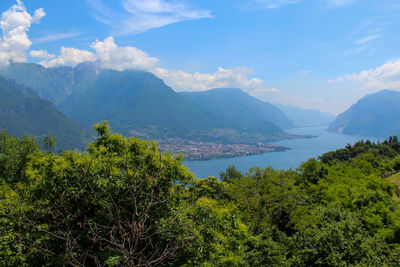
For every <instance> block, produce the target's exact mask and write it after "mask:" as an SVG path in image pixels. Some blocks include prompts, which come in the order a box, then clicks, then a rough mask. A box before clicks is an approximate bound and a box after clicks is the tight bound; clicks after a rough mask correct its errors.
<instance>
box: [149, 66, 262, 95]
mask: <svg viewBox="0 0 400 267" xmlns="http://www.w3.org/2000/svg"><path fill="white" fill-rule="evenodd" d="M153 72H154V74H155V75H157V76H158V77H160V78H162V79H165V81H166V82H167V83H168V84H169V85H170V86H171V87H172V88H174V89H175V90H177V91H204V90H208V89H212V88H241V89H244V90H246V91H249V92H251V91H252V90H255V89H259V88H261V87H262V86H263V81H262V80H261V79H258V78H251V79H249V78H248V76H249V75H250V74H252V73H253V71H252V70H251V69H249V68H246V67H236V68H232V69H224V68H221V67H219V68H218V70H217V71H216V72H214V73H198V72H196V73H193V74H192V73H188V72H184V71H181V70H167V69H163V68H155V69H154V70H153Z"/></svg>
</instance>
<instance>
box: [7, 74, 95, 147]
mask: <svg viewBox="0 0 400 267" xmlns="http://www.w3.org/2000/svg"><path fill="white" fill-rule="evenodd" d="M0 129H2V130H6V131H7V132H8V133H10V134H12V135H17V136H23V135H33V136H36V137H37V138H38V139H39V140H41V138H43V137H44V136H45V135H47V134H48V133H49V132H52V133H53V135H54V136H55V137H56V138H57V140H58V147H59V148H64V149H65V148H78V149H83V148H84V147H85V145H86V142H87V141H88V139H87V131H86V130H85V129H84V128H83V127H81V126H80V125H79V124H78V123H76V122H74V121H72V120H71V119H69V118H68V117H66V116H65V115H64V114H62V113H61V112H60V111H59V110H58V109H57V108H56V106H55V105H54V104H53V103H51V102H49V101H47V100H44V99H40V98H39V97H38V95H37V93H36V92H35V91H34V90H32V89H30V88H27V87H25V86H22V85H20V84H18V83H16V82H15V81H13V80H9V79H5V78H2V77H0Z"/></svg>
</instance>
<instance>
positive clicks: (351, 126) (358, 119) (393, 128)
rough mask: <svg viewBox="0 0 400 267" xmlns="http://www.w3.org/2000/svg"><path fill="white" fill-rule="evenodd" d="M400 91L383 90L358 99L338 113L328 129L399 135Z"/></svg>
mask: <svg viewBox="0 0 400 267" xmlns="http://www.w3.org/2000/svg"><path fill="white" fill-rule="evenodd" d="M399 114H400V92H396V91H391V90H383V91H380V92H377V93H374V94H370V95H367V96H365V97H364V98H362V99H360V100H359V101H358V102H357V103H356V104H354V105H352V106H351V107H350V108H349V109H348V110H347V111H345V112H343V113H342V114H340V115H339V116H338V117H337V118H336V120H335V121H334V122H332V124H331V125H330V126H329V129H328V130H330V131H335V132H341V133H344V134H351V135H360V136H377V137H388V136H390V135H400V116H399Z"/></svg>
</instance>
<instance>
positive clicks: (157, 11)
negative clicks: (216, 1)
mask: <svg viewBox="0 0 400 267" xmlns="http://www.w3.org/2000/svg"><path fill="white" fill-rule="evenodd" d="M88 2H89V3H90V4H91V6H92V8H93V10H94V13H93V16H94V17H95V18H96V19H97V20H99V21H100V22H102V23H105V24H108V25H110V26H112V27H113V28H114V31H115V33H116V34H118V35H119V34H121V35H124V34H132V33H133V34H136V33H141V32H144V31H147V30H150V29H154V28H160V27H163V26H165V25H168V24H172V23H176V22H181V21H186V20H195V19H202V18H212V15H211V11H210V10H203V9H196V8H191V7H189V6H187V4H185V3H184V2H183V1H174V2H171V1H167V0H121V1H120V2H121V6H122V9H123V10H124V12H116V11H114V10H112V9H111V8H110V7H108V6H107V5H106V4H104V2H103V1H101V0H88Z"/></svg>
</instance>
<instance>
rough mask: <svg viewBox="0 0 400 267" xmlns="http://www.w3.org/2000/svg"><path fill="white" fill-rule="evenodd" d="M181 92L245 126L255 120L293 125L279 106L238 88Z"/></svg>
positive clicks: (286, 126) (191, 99) (188, 98)
mask: <svg viewBox="0 0 400 267" xmlns="http://www.w3.org/2000/svg"><path fill="white" fill-rule="evenodd" d="M179 94H180V95H181V96H183V97H184V98H185V99H186V100H188V101H189V102H191V103H192V104H193V105H199V106H201V107H203V108H204V109H205V110H208V111H210V112H213V113H214V114H223V116H224V117H226V118H228V119H231V120H235V121H237V122H240V123H241V124H243V125H244V127H245V126H246V124H248V123H249V122H254V121H256V122H269V123H273V124H275V125H277V126H279V127H280V128H282V129H287V128H292V127H293V123H292V122H291V121H290V120H289V119H288V118H287V117H286V116H285V114H283V113H282V111H280V110H279V109H278V108H277V107H275V106H274V105H272V104H270V103H268V102H264V101H261V100H259V99H257V98H255V97H253V96H250V95H249V94H248V93H246V92H244V91H242V90H240V89H237V88H216V89H212V90H208V91H202V92H182V93H179Z"/></svg>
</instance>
